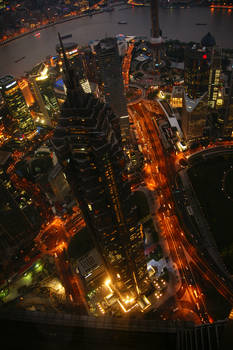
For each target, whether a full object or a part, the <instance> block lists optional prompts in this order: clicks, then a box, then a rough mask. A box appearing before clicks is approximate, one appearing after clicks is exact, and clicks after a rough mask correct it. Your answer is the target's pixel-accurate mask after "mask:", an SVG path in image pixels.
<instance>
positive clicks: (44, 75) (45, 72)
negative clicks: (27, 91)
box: [36, 66, 48, 80]
mask: <svg viewBox="0 0 233 350" xmlns="http://www.w3.org/2000/svg"><path fill="white" fill-rule="evenodd" d="M47 78H48V67H47V66H45V67H44V69H43V70H42V71H41V72H40V76H39V77H36V80H45V79H47Z"/></svg>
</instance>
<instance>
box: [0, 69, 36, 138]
mask: <svg viewBox="0 0 233 350" xmlns="http://www.w3.org/2000/svg"><path fill="white" fill-rule="evenodd" d="M0 91H1V94H2V96H3V100H4V102H5V105H6V107H7V110H8V112H9V116H10V120H9V129H10V130H11V135H13V136H16V135H19V138H20V139H22V138H24V137H29V136H30V135H31V134H32V132H33V131H34V130H35V126H34V123H33V120H32V117H31V114H30V112H29V109H28V107H27V105H26V102H25V99H24V97H23V94H22V92H21V89H20V87H19V85H18V84H17V81H16V80H15V79H14V78H13V77H12V76H10V75H6V76H4V77H2V78H0Z"/></svg>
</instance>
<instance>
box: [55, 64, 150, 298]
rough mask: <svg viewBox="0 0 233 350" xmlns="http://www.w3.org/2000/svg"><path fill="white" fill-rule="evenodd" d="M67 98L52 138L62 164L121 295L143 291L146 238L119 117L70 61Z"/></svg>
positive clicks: (112, 281) (97, 246) (89, 228)
mask: <svg viewBox="0 0 233 350" xmlns="http://www.w3.org/2000/svg"><path fill="white" fill-rule="evenodd" d="M65 83H66V86H67V99H66V101H65V103H64V105H63V108H62V112H61V117H60V119H59V121H58V125H57V128H56V129H55V132H54V136H53V139H52V142H53V145H54V149H55V152H56V155H57V158H58V161H59V163H60V164H61V165H62V167H63V170H64V172H65V174H66V178H67V181H68V183H69V184H70V186H71V188H72V191H73V193H74V195H75V197H76V199H77V201H78V204H79V207H80V210H81V212H82V215H83V218H84V220H85V222H86V225H87V228H88V230H89V231H90V232H91V235H92V239H93V240H94V242H95V245H96V248H97V249H98V251H99V252H100V254H101V256H102V258H103V260H104V263H105V265H106V267H107V270H108V272H109V275H110V281H109V283H111V284H112V285H113V288H114V289H115V290H116V291H117V293H118V294H119V293H120V294H121V295H122V296H123V297H124V296H125V295H126V294H127V293H132V294H133V296H134V297H136V296H137V295H139V294H140V293H142V292H143V291H144V289H145V285H144V279H145V277H146V273H147V268H146V261H145V256H144V251H143V239H142V237H141V233H140V228H139V226H138V224H137V217H136V208H135V207H132V205H131V203H130V200H131V192H130V187H129V183H128V182H127V181H125V180H123V177H124V166H125V164H124V156H123V152H122V149H121V147H120V141H119V139H118V137H116V134H115V130H117V129H118V127H119V124H118V120H119V119H118V117H116V116H115V115H114V114H113V112H112V110H111V109H110V108H109V107H108V106H106V105H105V104H103V103H102V102H100V101H99V100H98V99H96V98H94V97H93V95H91V94H85V93H84V92H83V90H82V88H81V86H80V85H79V83H78V79H76V77H75V72H74V71H73V70H72V69H71V68H70V67H69V66H68V61H66V81H65Z"/></svg>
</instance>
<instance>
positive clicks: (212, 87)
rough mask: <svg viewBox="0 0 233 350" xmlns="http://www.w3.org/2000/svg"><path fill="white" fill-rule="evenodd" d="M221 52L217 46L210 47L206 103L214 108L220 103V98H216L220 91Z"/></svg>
mask: <svg viewBox="0 0 233 350" xmlns="http://www.w3.org/2000/svg"><path fill="white" fill-rule="evenodd" d="M221 63H222V52H221V50H220V49H219V48H216V47H215V48H213V49H212V55H211V64H210V74H209V85H208V105H209V106H210V107H211V108H216V107H217V106H218V105H222V101H223V100H222V99H221V100H220V99H218V95H219V91H220V87H221V85H220V75H221Z"/></svg>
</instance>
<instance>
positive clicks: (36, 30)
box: [0, 10, 105, 46]
mask: <svg viewBox="0 0 233 350" xmlns="http://www.w3.org/2000/svg"><path fill="white" fill-rule="evenodd" d="M103 12H105V11H104V10H100V11H98V12H95V13H93V14H92V15H98V14H99V13H103ZM82 17H89V14H88V13H85V14H83V15H77V16H72V17H69V18H65V19H62V20H60V21H57V22H53V23H48V24H45V25H42V26H40V27H37V28H35V29H32V30H29V31H28V32H26V33H22V34H19V35H16V36H14V37H13V38H9V39H7V40H4V41H0V46H4V45H6V44H8V43H10V42H11V41H14V40H17V39H20V38H23V37H24V36H26V35H29V34H32V33H35V32H38V31H40V30H43V29H46V28H49V27H53V26H56V25H57V24H61V23H64V22H68V21H72V20H74V19H78V18H82Z"/></svg>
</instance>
